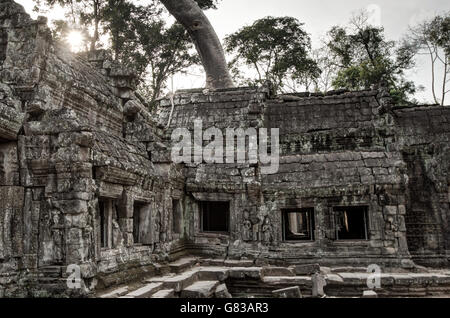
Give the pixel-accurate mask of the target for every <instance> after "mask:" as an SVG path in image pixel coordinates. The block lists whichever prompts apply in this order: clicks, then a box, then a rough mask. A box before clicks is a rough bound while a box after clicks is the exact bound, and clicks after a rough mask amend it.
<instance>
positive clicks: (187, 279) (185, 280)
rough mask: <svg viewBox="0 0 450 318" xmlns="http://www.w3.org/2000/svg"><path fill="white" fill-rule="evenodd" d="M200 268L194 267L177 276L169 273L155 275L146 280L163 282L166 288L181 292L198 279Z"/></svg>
mask: <svg viewBox="0 0 450 318" xmlns="http://www.w3.org/2000/svg"><path fill="white" fill-rule="evenodd" d="M198 269H199V268H193V269H190V270H188V271H186V272H184V273H181V274H178V275H175V276H170V275H168V276H163V277H154V278H150V279H147V280H146V282H148V283H162V284H163V288H164V289H174V290H175V292H180V291H181V290H182V289H184V288H186V287H188V286H189V285H192V284H193V283H195V282H196V281H197V280H198V278H197V275H198Z"/></svg>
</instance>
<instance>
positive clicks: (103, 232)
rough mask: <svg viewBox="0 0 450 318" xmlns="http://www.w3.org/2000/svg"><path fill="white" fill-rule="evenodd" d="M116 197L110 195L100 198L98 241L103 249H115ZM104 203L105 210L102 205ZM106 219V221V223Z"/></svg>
mask: <svg viewBox="0 0 450 318" xmlns="http://www.w3.org/2000/svg"><path fill="white" fill-rule="evenodd" d="M115 200H116V199H114V198H109V197H99V198H98V221H99V233H98V242H99V247H100V249H101V250H110V249H114V247H113V228H112V227H113V225H112V218H113V213H112V212H113V204H114V201H115ZM102 205H103V211H102V209H101V206H102ZM102 216H103V217H102ZM105 221H106V223H105Z"/></svg>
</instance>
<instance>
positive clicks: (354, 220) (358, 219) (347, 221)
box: [334, 207, 368, 240]
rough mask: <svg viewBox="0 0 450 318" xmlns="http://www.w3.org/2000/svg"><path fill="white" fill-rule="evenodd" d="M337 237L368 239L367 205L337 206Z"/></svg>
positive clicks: (335, 209)
mask: <svg viewBox="0 0 450 318" xmlns="http://www.w3.org/2000/svg"><path fill="white" fill-rule="evenodd" d="M334 213H335V220H336V238H337V239H338V240H367V239H368V230H367V228H368V226H367V224H368V222H367V207H336V208H334Z"/></svg>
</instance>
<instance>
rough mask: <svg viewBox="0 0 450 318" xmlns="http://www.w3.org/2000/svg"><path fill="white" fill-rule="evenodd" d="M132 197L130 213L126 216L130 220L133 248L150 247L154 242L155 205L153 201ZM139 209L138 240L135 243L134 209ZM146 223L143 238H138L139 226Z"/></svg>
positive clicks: (140, 232)
mask: <svg viewBox="0 0 450 318" xmlns="http://www.w3.org/2000/svg"><path fill="white" fill-rule="evenodd" d="M130 196H131V197H132V205H131V209H132V211H130V213H129V214H128V215H127V216H128V217H129V218H130V219H131V220H132V233H131V234H132V235H133V246H152V245H153V244H154V243H155V242H154V239H153V235H154V229H153V218H154V215H153V213H154V211H155V210H156V207H155V204H154V201H153V200H149V199H148V198H145V197H142V196H138V195H135V194H134V195H130ZM136 206H138V207H139V214H140V215H139V218H140V220H139V234H138V235H139V240H138V242H136V241H135V237H134V236H135V233H134V230H135V224H134V220H135V218H134V217H135V207H136ZM145 223H147V231H146V233H144V234H145V238H142V237H140V236H141V235H142V230H141V226H143V225H145Z"/></svg>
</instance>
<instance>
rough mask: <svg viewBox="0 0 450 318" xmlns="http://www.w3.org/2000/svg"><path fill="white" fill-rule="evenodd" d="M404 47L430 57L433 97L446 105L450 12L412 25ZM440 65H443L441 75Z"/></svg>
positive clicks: (449, 78) (448, 90) (448, 89)
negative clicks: (439, 87)
mask: <svg viewBox="0 0 450 318" xmlns="http://www.w3.org/2000/svg"><path fill="white" fill-rule="evenodd" d="M403 49H404V50H406V51H410V52H413V54H415V55H417V54H425V55H428V56H429V57H430V60H431V74H432V78H431V79H432V83H431V90H432V93H433V99H434V102H435V103H436V104H440V105H444V103H445V98H446V95H447V94H448V93H450V88H449V87H448V86H449V85H450V12H448V13H446V14H442V15H437V16H436V17H434V18H433V19H430V20H427V21H424V22H422V23H420V24H419V25H417V26H415V27H412V28H411V29H410V32H409V34H408V35H407V36H406V37H405V39H404V40H403ZM439 67H442V73H441V75H439ZM439 80H440V81H441V82H442V89H441V93H440V98H439V97H438V95H439V94H438V93H437V90H438V88H437V85H438V81H439Z"/></svg>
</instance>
